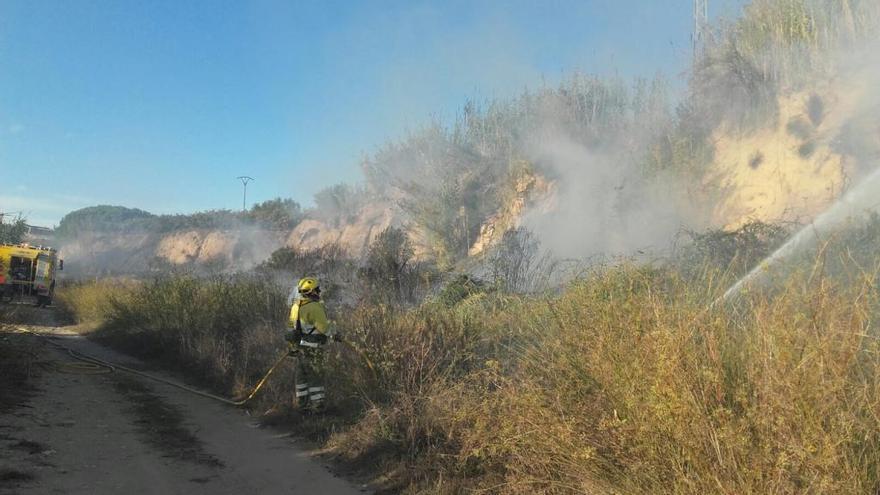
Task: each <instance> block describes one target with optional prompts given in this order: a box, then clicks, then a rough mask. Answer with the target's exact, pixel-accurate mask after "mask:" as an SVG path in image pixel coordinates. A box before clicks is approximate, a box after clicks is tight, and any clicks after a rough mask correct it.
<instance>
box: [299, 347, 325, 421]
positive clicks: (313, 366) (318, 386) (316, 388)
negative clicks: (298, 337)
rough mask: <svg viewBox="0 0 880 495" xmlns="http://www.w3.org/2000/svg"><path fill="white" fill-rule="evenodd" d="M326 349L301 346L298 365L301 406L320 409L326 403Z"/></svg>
mask: <svg viewBox="0 0 880 495" xmlns="http://www.w3.org/2000/svg"><path fill="white" fill-rule="evenodd" d="M323 362H324V351H323V349H320V348H310V347H300V348H299V355H298V357H297V367H296V401H297V404H298V405H299V406H300V407H307V406H310V407H312V408H315V409H320V408H322V407H323V405H324V377H323V376H322V371H323V368H324V367H323Z"/></svg>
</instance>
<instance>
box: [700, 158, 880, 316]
mask: <svg viewBox="0 0 880 495" xmlns="http://www.w3.org/2000/svg"><path fill="white" fill-rule="evenodd" d="M878 206H880V168H878V169H877V170H875V171H873V172H872V173H871V175H869V176H868V177H867V178H865V180H863V181H862V182H860V183H859V184H858V185H857V186H856V187H854V188H853V189H851V190H850V191H849V192H847V193H846V194H844V195H843V197H841V198H840V199H838V200H837V201H836V202H834V204H832V205H831V206H830V207H829V208H828V209H827V210H825V211H824V212H822V214H820V215H819V216H818V217H816V219H815V220H813V221H812V222H810V224H809V225H807V226H805V227H804V228H802V229H801V230H800V231H798V232H797V233H796V234H795V235H794V236H792V237H791V239H789V240H788V241H786V242H785V244H783V245H782V246H780V247H779V249H777V250H776V251H774V252H773V253H772V254H770V256H768V257H766V258H764V260H762V261H761V262H760V263H759V264H758V266H756V267H755V268H753V269H752V271H750V272H749V273H748V274H746V275H745V276H744V277H742V278H741V279H739V280H738V281H737V282H736V283H734V284H733V285H732V286H731V287H730V288H729V289H727V291H726V292H725V293H724V295H722V296H721V297H719V298H718V299H716V300H715V302H713V303H712V305H711V306H710V307H712V306H715V305H716V304H718V303H719V302H726V301H729V300H730V299H731V298H733V297H734V296H735V295H737V294H738V293H739V292H740V291H741V290H742V289H743V288H745V287H747V286H750V285H753V284H755V283H757V282H762V281H763V280H764V279H765V278H766V277H767V275H768V274H769V273H770V271H771V269H773V268H774V267H775V266H777V265H778V264H780V263H781V262H783V261H784V260H785V259H787V258H788V257H789V256H791V255H792V254H795V253H797V252H798V251H800V250H801V249H803V248H804V247H806V246H809V245H812V244H813V243H814V242H816V241H818V240H819V239H821V238H822V237H823V236H826V235H828V234H829V233H830V231H831V229H832V228H833V227H835V226H837V225H839V224H840V223H841V222H843V221H845V220H847V219H850V218H855V217H858V216H860V215H864V214H866V213H869V212H871V211H876V210H877V209H878Z"/></svg>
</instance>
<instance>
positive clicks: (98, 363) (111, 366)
mask: <svg viewBox="0 0 880 495" xmlns="http://www.w3.org/2000/svg"><path fill="white" fill-rule="evenodd" d="M16 330H17V331H19V332H23V333H28V334H31V335H35V336H37V337H39V338H41V339H43V341H44V342H47V343H49V344H50V345H52V346H54V347H56V348H58V349H61V350H64V351H66V352H67V354H68V355H69V356H70V357H72V358H74V359H76V360H78V361H82V362H83V363H87V364H91V365H92V366H90V367H88V368H89V369H90V370H92V371H91V372H92V373H96V372H95V367H101V368H103V369H105V370H107V371H106V373H111V372H113V371H116V370H122V371H126V372H128V373H132V374H135V375H138V376H142V377H144V378H148V379H150V380H153V381H156V382H159V383H164V384H166V385H170V386H172V387H176V388H179V389H181V390H185V391H187V392H190V393H192V394H195V395H200V396H202V397H206V398H208V399H213V400H216V401H219V402H222V403H224V404H230V405H233V406H243V405H245V404H246V403H247V402H248V401H250V400H251V399H253V398H254V396H256V395H257V392H259V391H260V389H261V388H263V385H265V383H266V381H267V380H268V379H269V376H271V375H272V373H274V372H275V369H276V368H278V366H279V365H280V364H281V363H282V362H283V361H284V359H285V358H287V352H286V351H285V352H284V354H282V355H281V357H279V358H278V360H277V361H275V364H273V365H272V367H271V368H269V371H267V372H266V374H265V375H263V378H262V379H260V381H259V382H257V384H256V386H254V388H253V390H252V391H251V393H250V394H248V396H247V397H245V398H244V399H241V400H233V399H227V398H226V397H220V396H219V395H214V394H212V393H209V392H204V391H201V390H198V389H195V388H192V387H188V386H186V385H183V384H180V383H177V382H174V381H171V380H166V379H165V378H161V377H158V376H155V375H151V374H149V373H145V372H143V371H140V370H136V369H134V368H129V367H128V366H124V365H121V364H116V363H111V362H108V361H104V360H103V359H99V358H96V357H94V356H90V355H88V354H84V353H82V352H79V351H76V350H74V349H72V348H70V347H68V346H66V345H64V344H61V343H59V342H55V341H54V340H52V338H50V337H47V336H45V335H42V334H40V333H38V332H34V331H31V330H28V329H27V328H24V327H16ZM75 368H76V367H72V368H71V369H72V370H73V369H75ZM85 368H86V367H82V369H83V370H85ZM98 373H99V372H98Z"/></svg>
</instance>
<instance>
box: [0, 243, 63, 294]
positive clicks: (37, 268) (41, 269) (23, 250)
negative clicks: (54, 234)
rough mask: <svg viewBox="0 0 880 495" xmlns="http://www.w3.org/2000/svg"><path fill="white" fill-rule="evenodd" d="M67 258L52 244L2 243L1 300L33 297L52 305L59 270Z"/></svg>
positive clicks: (0, 250)
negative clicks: (63, 258)
mask: <svg viewBox="0 0 880 495" xmlns="http://www.w3.org/2000/svg"><path fill="white" fill-rule="evenodd" d="M63 269H64V261H63V260H61V259H59V258H58V252H57V251H55V250H54V249H52V248H50V247H43V246H31V245H30V244H0V301H13V300H15V299H20V300H26V299H30V300H33V301H34V302H35V303H36V305H37V306H43V307H45V306H48V305H49V304H51V303H52V297H53V296H54V295H55V272H56V271H60V270H63Z"/></svg>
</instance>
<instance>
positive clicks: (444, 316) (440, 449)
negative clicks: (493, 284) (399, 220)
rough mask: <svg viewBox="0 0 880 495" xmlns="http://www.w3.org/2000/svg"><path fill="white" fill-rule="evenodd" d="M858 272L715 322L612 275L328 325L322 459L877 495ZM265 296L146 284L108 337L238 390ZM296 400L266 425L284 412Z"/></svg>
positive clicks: (487, 480)
mask: <svg viewBox="0 0 880 495" xmlns="http://www.w3.org/2000/svg"><path fill="white" fill-rule="evenodd" d="M861 273H862V274H863V276H862V277H861V278H858V277H848V278H847V279H846V280H847V282H846V284H841V283H840V282H838V281H837V280H836V279H834V278H832V277H824V276H821V274H816V273H813V272H810V271H808V272H807V273H805V274H803V275H800V274H797V273H796V274H794V275H791V276H790V278H789V282H788V283H787V285H785V286H784V287H781V288H777V289H775V291H774V293H773V294H769V293H757V292H756V293H752V294H746V295H745V296H743V298H742V299H741V300H740V301H738V303H737V304H736V306H735V307H729V308H716V309H714V310H711V311H707V310H706V309H705V308H706V306H707V304H708V303H709V302H711V300H712V295H713V293H712V291H709V290H707V289H705V287H706V285H705V284H701V283H699V281H696V282H695V281H694V280H693V279H692V278H688V279H687V280H686V281H685V280H684V279H682V278H680V277H679V276H678V275H676V273H674V272H672V271H670V270H667V269H659V268H652V267H645V266H634V265H621V266H615V267H608V268H603V269H597V270H595V271H594V272H593V273H591V274H590V275H589V276H587V277H585V278H583V279H581V280H579V281H578V282H576V283H574V284H572V285H571V286H570V287H568V288H567V289H566V290H565V291H564V292H563V293H562V294H561V295H559V296H555V297H541V298H535V297H532V298H523V297H512V296H505V295H501V294H491V295H486V294H477V295H473V296H470V297H469V298H468V299H466V300H464V301H463V302H460V303H458V304H457V305H456V306H455V307H453V308H449V307H448V306H445V305H444V304H442V303H440V302H428V303H425V304H423V305H422V306H421V307H419V308H416V309H413V310H408V311H402V310H394V309H391V308H388V307H385V306H376V307H363V308H358V309H354V310H351V311H345V312H344V313H342V314H339V313H337V317H338V318H339V324H340V327H341V328H342V329H343V330H347V332H346V335H347V340H348V342H349V344H350V346H335V347H334V348H333V349H334V350H333V351H332V352H331V353H330V357H329V359H328V360H327V366H328V369H327V372H328V375H329V376H330V380H329V381H330V382H331V383H332V386H331V395H332V397H331V399H332V406H333V408H335V410H336V411H339V412H340V413H339V414H338V415H333V416H330V417H329V418H325V420H323V422H322V423H321V424H322V427H323V430H322V431H323V433H324V434H326V433H327V432H328V431H332V432H334V433H332V434H331V435H330V436H329V437H326V436H325V437H324V438H326V439H327V446H328V448H329V449H330V451H332V452H334V453H336V454H337V455H338V456H340V457H342V458H344V459H347V460H349V461H352V462H353V463H357V464H360V465H363V466H367V467H369V468H371V469H380V470H383V471H385V472H386V473H389V476H390V477H391V478H392V479H393V480H395V482H396V485H395V486H396V487H397V488H400V489H402V490H403V491H405V492H407V493H460V492H462V491H465V490H475V491H476V492H478V493H679V494H698V493H700V494H702V493H841V494H844V493H845V494H851V493H876V491H877V489H878V488H880V436H878V435H880V416H878V411H880V383H878V377H880V352H878V351H880V347H878V342H877V338H876V337H877V333H876V329H875V328H874V327H873V326H872V324H871V321H872V316H873V315H874V314H875V310H876V307H877V306H876V302H877V295H878V294H877V291H876V279H875V278H874V277H873V276H871V275H865V273H864V272H861ZM254 284H256V285H254ZM273 290H275V289H273V288H271V287H265V286H260V285H259V282H257V281H254V280H252V279H239V280H214V279H212V280H196V279H169V280H163V281H157V282H153V283H151V284H145V285H143V286H139V287H136V288H133V289H132V293H131V294H129V295H128V296H126V297H124V298H122V299H120V300H118V301H116V300H114V303H113V304H111V306H112V309H111V311H110V312H109V314H107V315H105V319H106V320H107V321H108V322H110V323H111V324H115V330H107V332H108V335H111V336H115V337H113V338H115V342H117V344H118V343H119V342H122V341H123V340H125V339H127V340H129V343H128V345H129V346H130V345H131V342H136V343H137V345H138V346H141V347H142V350H141V352H143V349H150V348H157V349H158V348H161V349H163V350H164V352H165V354H166V357H167V356H171V357H173V359H176V360H180V361H185V362H188V363H193V362H195V363H198V365H197V366H196V367H194V368H193V367H191V369H194V370H201V372H202V373H203V374H204V376H205V377H209V378H213V381H214V382H215V383H218V384H222V386H225V387H227V388H226V390H234V389H236V388H240V387H241V386H242V384H244V383H246V382H248V378H253V377H254V376H255V374H259V372H260V371H262V370H263V368H265V366H266V364H267V363H268V360H269V359H271V357H273V356H274V355H275V353H276V352H277V351H278V349H280V348H281V346H282V344H281V342H280V337H279V335H278V332H277V330H278V329H279V326H280V325H281V324H282V322H283V315H282V316H281V317H279V312H282V306H283V300H281V299H279V298H280V296H279V295H278V294H277V293H274V292H273ZM716 292H717V290H716ZM273 294H274V295H273ZM266 301H274V302H272V303H270V304H266ZM126 325H127V326H126ZM121 337H124V339H122V338H121ZM111 340H112V339H111ZM206 370H207V371H206ZM282 375H283V374H282ZM289 387H290V381H289V376H287V377H286V378H285V377H284V376H282V377H281V379H280V381H279V382H276V383H275V388H274V389H273V391H270V393H269V395H268V396H267V397H265V398H264V402H263V405H264V406H267V407H269V406H272V405H274V406H275V408H276V409H281V410H283V409H285V408H286V404H288V403H289V400H290V396H289V393H290V389H289Z"/></svg>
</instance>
